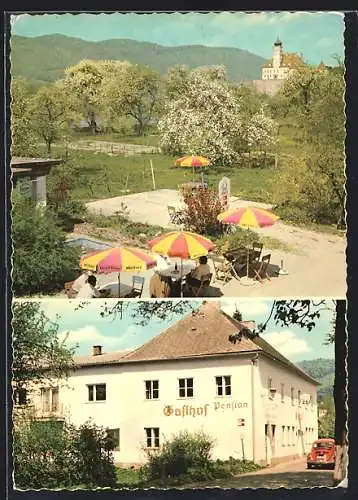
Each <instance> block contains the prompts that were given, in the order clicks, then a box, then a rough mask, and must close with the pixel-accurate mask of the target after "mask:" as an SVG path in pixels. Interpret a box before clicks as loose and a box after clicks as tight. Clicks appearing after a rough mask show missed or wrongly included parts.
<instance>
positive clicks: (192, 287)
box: [188, 273, 213, 297]
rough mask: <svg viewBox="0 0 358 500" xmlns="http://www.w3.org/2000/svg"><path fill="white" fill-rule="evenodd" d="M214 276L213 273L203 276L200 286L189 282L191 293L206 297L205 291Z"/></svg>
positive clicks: (195, 295)
mask: <svg viewBox="0 0 358 500" xmlns="http://www.w3.org/2000/svg"><path fill="white" fill-rule="evenodd" d="M212 277H213V275H212V273H210V274H205V275H204V276H202V277H201V279H200V285H199V286H196V285H189V284H188V291H189V293H190V294H192V296H193V297H205V292H206V290H207V289H208V288H209V286H210V283H211V278H212ZM202 293H204V295H201V294H202Z"/></svg>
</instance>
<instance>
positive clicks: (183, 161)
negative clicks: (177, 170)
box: [174, 155, 211, 167]
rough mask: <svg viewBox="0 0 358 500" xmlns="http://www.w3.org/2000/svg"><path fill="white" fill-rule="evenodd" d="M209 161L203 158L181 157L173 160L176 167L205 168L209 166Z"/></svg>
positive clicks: (194, 156) (193, 156)
mask: <svg viewBox="0 0 358 500" xmlns="http://www.w3.org/2000/svg"><path fill="white" fill-rule="evenodd" d="M210 163H211V162H210V160H209V159H208V158H205V157H204V156H196V155H191V156H182V157H181V158H178V159H177V160H175V163H174V165H175V166H176V167H207V166H209V165H210Z"/></svg>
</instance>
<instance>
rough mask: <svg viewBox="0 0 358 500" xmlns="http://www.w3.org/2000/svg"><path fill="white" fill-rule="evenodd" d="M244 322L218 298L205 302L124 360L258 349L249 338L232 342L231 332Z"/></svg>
mask: <svg viewBox="0 0 358 500" xmlns="http://www.w3.org/2000/svg"><path fill="white" fill-rule="evenodd" d="M245 328H246V327H245V325H244V324H243V323H238V322H234V321H233V320H232V318H231V317H230V316H228V315H227V314H225V313H224V312H222V311H220V310H219V308H218V305H217V303H216V302H205V303H204V304H203V305H202V306H201V307H200V308H199V309H197V310H196V311H194V312H192V313H190V314H188V315H187V316H185V317H184V318H183V319H181V320H179V321H177V322H176V323H174V325H171V326H170V327H169V328H167V329H166V330H164V332H162V333H161V334H159V335H157V336H156V337H154V338H153V339H151V340H150V341H149V342H147V343H146V344H144V345H142V346H141V347H139V348H138V349H136V350H135V351H132V352H130V353H129V354H127V356H125V358H124V359H123V360H122V361H123V362H134V361H164V360H172V359H188V358H197V357H203V356H217V355H222V354H234V353H238V352H256V351H258V350H259V348H258V347H257V346H256V345H255V344H254V343H253V342H252V340H250V339H249V338H246V337H243V338H242V341H241V342H237V343H236V344H233V343H231V342H229V340H228V339H229V336H230V335H234V334H236V333H238V332H239V331H243V330H245Z"/></svg>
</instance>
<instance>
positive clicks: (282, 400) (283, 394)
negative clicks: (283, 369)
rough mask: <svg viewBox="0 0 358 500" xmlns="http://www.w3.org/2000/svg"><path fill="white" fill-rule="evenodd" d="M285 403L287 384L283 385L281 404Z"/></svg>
mask: <svg viewBox="0 0 358 500" xmlns="http://www.w3.org/2000/svg"><path fill="white" fill-rule="evenodd" d="M284 402H285V384H281V403H284Z"/></svg>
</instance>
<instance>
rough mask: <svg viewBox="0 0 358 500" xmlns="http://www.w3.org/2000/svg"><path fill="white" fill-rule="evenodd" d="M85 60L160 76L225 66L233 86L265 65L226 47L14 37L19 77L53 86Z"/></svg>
mask: <svg viewBox="0 0 358 500" xmlns="http://www.w3.org/2000/svg"><path fill="white" fill-rule="evenodd" d="M82 59H94V60H111V59H113V60H126V61H129V62H131V63H136V64H140V65H142V66H150V67H151V68H152V69H154V70H157V71H158V72H159V73H161V74H166V73H167V71H168V68H170V67H172V66H175V65H179V64H185V65H187V66H188V67H189V68H195V67H198V66H220V65H223V66H226V67H227V73H228V78H229V80H231V81H233V82H240V81H249V80H253V79H255V78H260V74H261V68H262V65H263V64H264V62H265V59H263V58H262V57H259V56H257V55H255V54H252V53H250V52H248V51H244V50H240V49H234V48H224V47H223V48H221V47H203V46H181V47H163V46H161V45H157V44H153V43H148V42H138V41H135V40H120V39H119V40H105V41H103V42H87V41H85V40H81V39H79V38H71V37H67V36H64V35H45V36H39V37H31V38H26V37H22V36H16V35H14V36H12V38H11V60H12V71H13V74H14V75H16V76H23V77H24V78H27V79H30V80H40V81H47V82H53V81H55V80H57V79H59V78H62V77H63V76H64V70H65V68H66V67H68V66H71V65H73V64H76V63H78V62H79V61H80V60H82ZM33 61H36V64H33Z"/></svg>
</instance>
